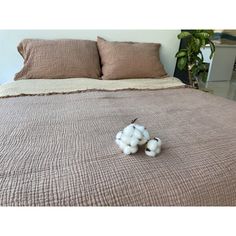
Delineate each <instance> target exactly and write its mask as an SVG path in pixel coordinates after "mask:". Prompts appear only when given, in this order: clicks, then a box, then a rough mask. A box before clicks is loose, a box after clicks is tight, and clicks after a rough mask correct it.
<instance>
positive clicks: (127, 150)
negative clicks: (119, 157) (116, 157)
mask: <svg viewBox="0 0 236 236" xmlns="http://www.w3.org/2000/svg"><path fill="white" fill-rule="evenodd" d="M131 151H132V148H131V147H130V146H126V147H125V148H124V150H123V152H124V154H125V155H130V154H131Z"/></svg>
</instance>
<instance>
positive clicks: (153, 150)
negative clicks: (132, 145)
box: [145, 137, 161, 157]
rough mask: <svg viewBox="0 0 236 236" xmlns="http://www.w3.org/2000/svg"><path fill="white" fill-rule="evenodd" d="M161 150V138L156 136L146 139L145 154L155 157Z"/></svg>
mask: <svg viewBox="0 0 236 236" xmlns="http://www.w3.org/2000/svg"><path fill="white" fill-rule="evenodd" d="M160 152H161V140H160V139H159V138H157V137H155V138H154V139H151V140H149V141H148V143H147V145H146V149H145V153H146V155H148V156H150V157H155V156H156V155H157V154H159V153H160Z"/></svg>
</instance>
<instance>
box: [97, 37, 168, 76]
mask: <svg viewBox="0 0 236 236" xmlns="http://www.w3.org/2000/svg"><path fill="white" fill-rule="evenodd" d="M97 44H98V50H99V54H100V58H101V63H102V74H103V76H102V79H126V78H161V77H164V76H166V75H167V74H166V72H165V69H164V67H163V65H162V64H161V62H160V57H159V48H160V46H161V45H160V44H159V43H134V42H109V41H106V40H104V39H103V38H100V37H98V38H97Z"/></svg>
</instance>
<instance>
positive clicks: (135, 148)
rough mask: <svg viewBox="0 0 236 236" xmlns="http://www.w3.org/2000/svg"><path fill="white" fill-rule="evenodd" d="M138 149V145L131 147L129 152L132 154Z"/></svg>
mask: <svg viewBox="0 0 236 236" xmlns="http://www.w3.org/2000/svg"><path fill="white" fill-rule="evenodd" d="M137 151H138V146H134V147H131V153H132V154H134V153H136V152H137Z"/></svg>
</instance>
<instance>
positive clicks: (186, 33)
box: [177, 31, 192, 39]
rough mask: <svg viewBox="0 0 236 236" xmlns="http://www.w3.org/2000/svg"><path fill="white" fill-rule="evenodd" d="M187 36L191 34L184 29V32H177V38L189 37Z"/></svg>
mask: <svg viewBox="0 0 236 236" xmlns="http://www.w3.org/2000/svg"><path fill="white" fill-rule="evenodd" d="M189 36H192V34H191V33H189V32H188V31H184V32H181V33H180V34H178V36H177V37H178V39H183V38H186V37H189Z"/></svg>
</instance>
